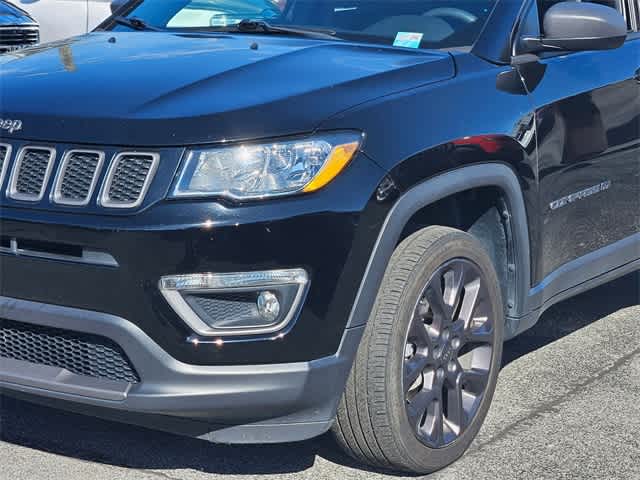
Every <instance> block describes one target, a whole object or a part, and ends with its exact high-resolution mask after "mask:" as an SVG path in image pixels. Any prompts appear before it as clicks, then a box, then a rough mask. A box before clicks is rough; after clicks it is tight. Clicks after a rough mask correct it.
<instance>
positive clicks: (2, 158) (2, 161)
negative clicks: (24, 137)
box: [0, 143, 11, 187]
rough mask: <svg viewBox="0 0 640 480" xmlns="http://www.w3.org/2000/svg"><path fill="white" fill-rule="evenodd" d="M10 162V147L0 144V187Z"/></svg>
mask: <svg viewBox="0 0 640 480" xmlns="http://www.w3.org/2000/svg"><path fill="white" fill-rule="evenodd" d="M10 160H11V145H7V144H6V143H0V187H2V183H3V182H4V175H5V173H7V169H8V168H9V161H10Z"/></svg>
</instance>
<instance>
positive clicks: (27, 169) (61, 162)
mask: <svg viewBox="0 0 640 480" xmlns="http://www.w3.org/2000/svg"><path fill="white" fill-rule="evenodd" d="M159 166H160V154H159V153H157V152H126V151H124V152H118V151H114V150H113V149H111V148H107V149H104V150H103V149H96V150H93V149H86V150H85V149H81V148H75V149H73V148H72V149H65V148H64V147H59V146H51V147H49V146H44V145H27V146H22V145H20V144H11V143H0V187H2V185H3V181H4V183H6V185H7V186H6V187H5V188H0V202H1V201H2V200H3V198H2V197H3V195H6V197H5V198H7V199H12V200H19V201H23V202H34V203H36V202H37V203H39V204H41V205H42V206H44V203H45V202H49V203H50V204H52V206H73V207H88V208H91V209H95V208H96V207H98V208H99V207H104V208H109V209H123V210H124V209H134V208H137V207H140V206H141V205H142V204H143V202H144V201H145V198H146V195H147V193H148V192H149V188H150V186H151V184H152V182H153V180H154V177H155V174H156V171H157V170H158V168H159ZM105 170H106V173H105ZM7 177H9V181H8V182H7V181H6V179H7ZM52 178H55V181H53V182H52V181H50V180H51V179H52ZM45 195H46V196H47V197H48V198H47V199H46V200H44V197H45Z"/></svg>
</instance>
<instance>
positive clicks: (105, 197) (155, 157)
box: [98, 151, 160, 208]
mask: <svg viewBox="0 0 640 480" xmlns="http://www.w3.org/2000/svg"><path fill="white" fill-rule="evenodd" d="M125 156H140V157H142V156H147V157H151V159H152V164H151V168H149V172H148V173H147V178H146V179H145V182H144V184H143V185H142V189H141V190H140V195H139V196H138V199H137V200H136V201H135V202H129V203H121V202H113V201H111V200H110V199H109V189H110V188H111V183H112V182H113V176H114V175H115V172H116V167H117V166H118V163H119V162H120V161H121V160H122V157H125ZM159 163H160V154H159V153H152V152H137V151H135V152H120V153H118V154H117V155H116V156H115V157H114V159H113V160H112V161H111V165H110V166H109V171H108V172H107V176H106V178H105V180H104V182H103V184H102V189H101V190H100V195H99V198H98V204H99V205H100V206H101V207H105V208H137V207H139V206H140V205H142V202H143V201H144V199H145V197H146V195H147V192H148V191H149V188H150V187H151V182H152V181H153V178H154V177H155V174H156V171H157V170H158V164H159Z"/></svg>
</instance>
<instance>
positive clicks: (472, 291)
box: [459, 278, 481, 325]
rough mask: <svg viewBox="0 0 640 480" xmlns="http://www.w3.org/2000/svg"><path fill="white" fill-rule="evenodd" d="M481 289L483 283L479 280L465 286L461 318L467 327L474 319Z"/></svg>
mask: <svg viewBox="0 0 640 480" xmlns="http://www.w3.org/2000/svg"><path fill="white" fill-rule="evenodd" d="M480 287H481V283H480V279H479V278H477V279H475V280H474V281H472V282H470V283H468V284H467V285H466V286H465V290H464V292H465V293H464V300H463V302H462V306H461V307H460V314H459V318H460V319H461V320H463V321H464V324H465V325H469V324H470V322H471V318H473V314H474V312H475V309H476V305H477V303H478V299H479V298H480Z"/></svg>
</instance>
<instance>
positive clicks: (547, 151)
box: [0, 0, 640, 472]
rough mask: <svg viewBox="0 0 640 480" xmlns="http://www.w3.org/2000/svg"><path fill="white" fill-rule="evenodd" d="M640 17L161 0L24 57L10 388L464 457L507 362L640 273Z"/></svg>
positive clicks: (6, 288) (146, 419)
mask: <svg viewBox="0 0 640 480" xmlns="http://www.w3.org/2000/svg"><path fill="white" fill-rule="evenodd" d="M639 14H640V7H639V5H638V1H637V0H617V1H613V0H612V1H611V2H609V1H605V2H586V1H583V2H558V1H554V0H539V1H534V0H526V1H523V2H519V1H514V0H473V1H471V0H469V1H463V0H460V1H457V0H456V1H452V0H396V1H389V0H385V1H382V0H380V1H378V0H349V1H346V0H313V1H312V0H288V1H286V2H285V1H278V2H275V1H270V0H244V1H240V0H238V1H231V0H220V1H216V0H207V1H205V0H175V1H170V2H168V1H165V0H144V1H143V0H135V1H131V2H129V3H127V4H125V5H123V6H121V7H119V9H118V10H117V12H116V15H115V16H113V17H111V18H110V19H108V20H107V21H106V22H105V23H104V24H102V25H101V26H100V27H99V29H98V31H96V32H94V33H92V34H89V35H87V36H84V37H76V38H73V39H70V40H68V41H64V42H59V43H57V44H52V45H47V46H41V47H34V48H31V49H27V50H25V51H24V52H23V54H22V55H21V56H20V58H16V57H13V56H8V57H7V56H5V57H0V88H1V90H2V102H1V103H0V110H1V111H0V113H1V117H2V119H3V120H2V122H1V123H0V125H1V127H2V129H1V130H0V135H1V137H2V138H1V139H0V162H1V163H0V166H1V168H0V171H1V174H0V184H1V186H2V189H1V193H0V201H1V206H2V210H1V215H0V217H1V218H0V237H1V244H0V252H1V254H0V268H1V273H2V277H1V280H2V281H1V283H0V318H1V320H0V322H1V323H0V329H1V336H0V339H1V342H0V356H1V357H2V362H1V363H0V366H1V368H0V381H1V384H2V387H3V391H4V392H7V393H11V395H17V396H21V397H24V398H27V399H30V400H31V401H39V402H45V403H47V404H50V405H57V406H60V407H62V408H67V409H71V410H73V411H77V412H85V413H89V414H93V415H98V416H102V417H107V418H115V419H117V420H119V421H125V422H131V423H135V424H140V425H146V426H152V427H154V428H159V429H165V430H170V431H174V432H179V433H182V434H185V435H192V436H195V437H199V438H203V439H208V440H211V441H216V442H227V443H250V442H286V441H295V440H303V439H307V438H310V437H313V436H316V435H319V434H322V433H323V432H325V431H327V430H329V429H331V430H332V432H333V433H334V435H335V437H336V439H337V441H338V442H339V443H340V444H341V445H342V446H343V447H344V449H345V450H346V451H347V452H349V453H350V454H351V455H353V456H354V457H356V458H357V459H359V460H361V461H363V462H366V463H369V464H372V465H375V466H378V467H385V468H392V469H398V470H408V471H414V472H429V471H433V470H435V469H438V468H441V467H443V466H445V465H447V464H449V463H450V462H452V461H454V460H455V459H456V458H458V457H459V456H460V455H462V453H463V452H464V451H465V450H466V449H467V447H468V446H469V445H470V443H471V442H472V440H473V438H474V437H475V436H476V434H477V432H478V430H479V429H480V426H481V424H482V422H483V420H484V418H485V416H486V414H487V411H488V410H489V405H490V403H491V398H492V395H493V392H494V389H495V386H496V381H497V377H498V372H499V370H500V361H501V353H502V345H503V342H504V341H505V340H506V339H509V338H511V337H513V336H515V335H517V334H519V333H520V332H522V331H524V330H526V329H527V328H529V327H531V326H532V325H534V324H535V323H536V321H537V320H538V318H539V317H540V315H541V314H542V312H543V311H544V310H545V309H546V308H548V307H549V306H551V305H552V304H554V303H555V302H558V301H560V300H562V299H565V298H568V297H570V296H572V295H575V294H577V293H579V292H583V291H585V290H587V289H589V288H592V287H594V286H596V285H599V284H601V283H603V282H607V281H609V280H611V279H613V278H615V277H619V276H621V275H624V274H626V273H628V272H631V271H634V270H637V269H639V268H640V232H639V229H640V214H639V212H640V162H639V158H640V71H639V70H638V68H639V67H640V55H639V53H640V36H639V33H638V26H639V23H640V16H639ZM245 16H246V17H245ZM603 301H606V300H603ZM523 393H524V392H523Z"/></svg>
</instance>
